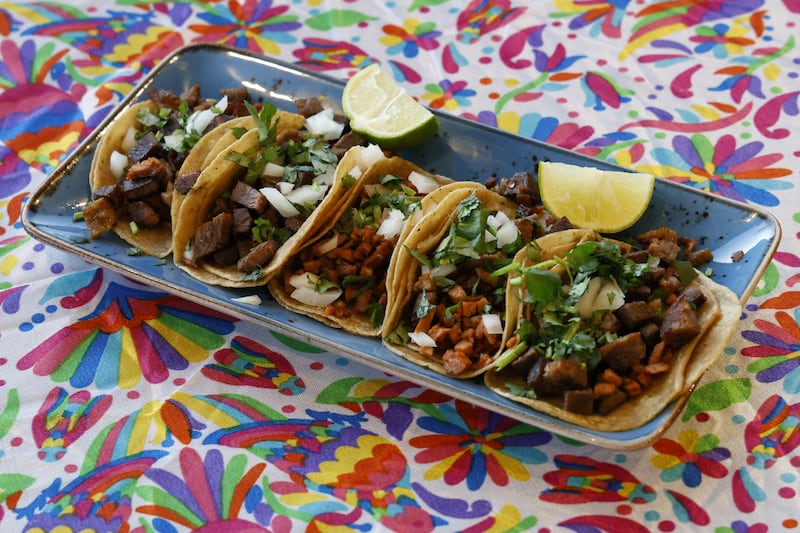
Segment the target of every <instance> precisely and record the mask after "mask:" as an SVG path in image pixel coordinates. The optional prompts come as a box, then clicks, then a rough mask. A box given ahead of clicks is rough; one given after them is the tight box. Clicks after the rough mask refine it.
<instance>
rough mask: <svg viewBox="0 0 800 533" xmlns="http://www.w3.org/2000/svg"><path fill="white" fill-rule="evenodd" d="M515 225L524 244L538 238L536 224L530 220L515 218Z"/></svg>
mask: <svg viewBox="0 0 800 533" xmlns="http://www.w3.org/2000/svg"><path fill="white" fill-rule="evenodd" d="M514 225H515V226H517V229H518V230H519V237H520V239H522V242H531V241H532V240H533V239H535V238H536V224H534V223H533V220H531V219H530V218H528V217H526V218H515V219H514Z"/></svg>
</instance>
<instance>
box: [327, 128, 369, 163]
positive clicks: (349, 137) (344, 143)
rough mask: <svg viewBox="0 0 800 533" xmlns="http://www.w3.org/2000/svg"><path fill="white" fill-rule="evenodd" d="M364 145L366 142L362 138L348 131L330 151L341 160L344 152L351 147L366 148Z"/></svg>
mask: <svg viewBox="0 0 800 533" xmlns="http://www.w3.org/2000/svg"><path fill="white" fill-rule="evenodd" d="M366 144H367V140H366V139H365V138H364V137H362V136H361V135H359V134H358V133H356V132H354V131H348V132H347V133H345V134H344V135H342V136H341V137H340V138H339V140H338V141H336V142H335V143H334V144H333V146H331V151H332V152H333V153H334V155H335V156H336V157H338V158H339V159H341V158H342V156H343V155H344V154H345V152H347V151H348V150H349V149H350V148H352V147H353V146H366Z"/></svg>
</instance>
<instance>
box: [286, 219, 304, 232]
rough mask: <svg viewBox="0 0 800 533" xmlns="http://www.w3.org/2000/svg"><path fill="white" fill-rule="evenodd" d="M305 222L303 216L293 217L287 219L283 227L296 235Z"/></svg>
mask: <svg viewBox="0 0 800 533" xmlns="http://www.w3.org/2000/svg"><path fill="white" fill-rule="evenodd" d="M305 221H306V217H304V216H303V215H295V216H293V217H289V218H287V219H286V220H285V221H284V226H285V227H286V229H288V230H289V231H291V232H292V233H297V232H298V231H300V227H301V226H302V225H303V222H305Z"/></svg>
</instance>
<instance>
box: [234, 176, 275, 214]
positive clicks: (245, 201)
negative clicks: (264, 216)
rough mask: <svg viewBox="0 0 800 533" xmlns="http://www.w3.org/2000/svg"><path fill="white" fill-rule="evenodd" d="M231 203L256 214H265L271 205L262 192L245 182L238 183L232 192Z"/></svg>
mask: <svg viewBox="0 0 800 533" xmlns="http://www.w3.org/2000/svg"><path fill="white" fill-rule="evenodd" d="M231 201H233V202H236V203H237V204H239V205H241V206H244V207H246V208H248V209H252V210H253V211H255V212H256V213H263V212H264V211H265V210H266V209H267V206H268V205H269V204H268V202H267V197H266V196H264V195H263V194H261V191H259V190H258V189H256V188H255V187H251V186H250V185H248V184H246V183H245V182H243V181H237V182H236V185H234V187H233V190H232V191H231Z"/></svg>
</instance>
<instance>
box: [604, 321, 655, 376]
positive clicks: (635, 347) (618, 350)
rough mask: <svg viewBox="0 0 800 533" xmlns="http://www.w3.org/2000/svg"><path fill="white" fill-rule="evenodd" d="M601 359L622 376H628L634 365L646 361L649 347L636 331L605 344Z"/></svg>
mask: <svg viewBox="0 0 800 533" xmlns="http://www.w3.org/2000/svg"><path fill="white" fill-rule="evenodd" d="M599 352H600V357H602V358H603V361H605V362H606V364H608V366H609V367H611V369H612V370H614V371H615V372H618V373H620V374H627V373H629V372H630V371H631V368H633V366H634V365H636V364H638V363H640V362H642V361H644V359H645V358H646V357H647V345H646V344H645V343H644V340H643V339H642V335H641V333H639V332H638V331H634V332H632V333H628V334H627V335H624V336H622V337H619V338H618V339H616V340H614V341H612V342H609V343H608V344H604V345H603V346H601V347H600V349H599Z"/></svg>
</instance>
